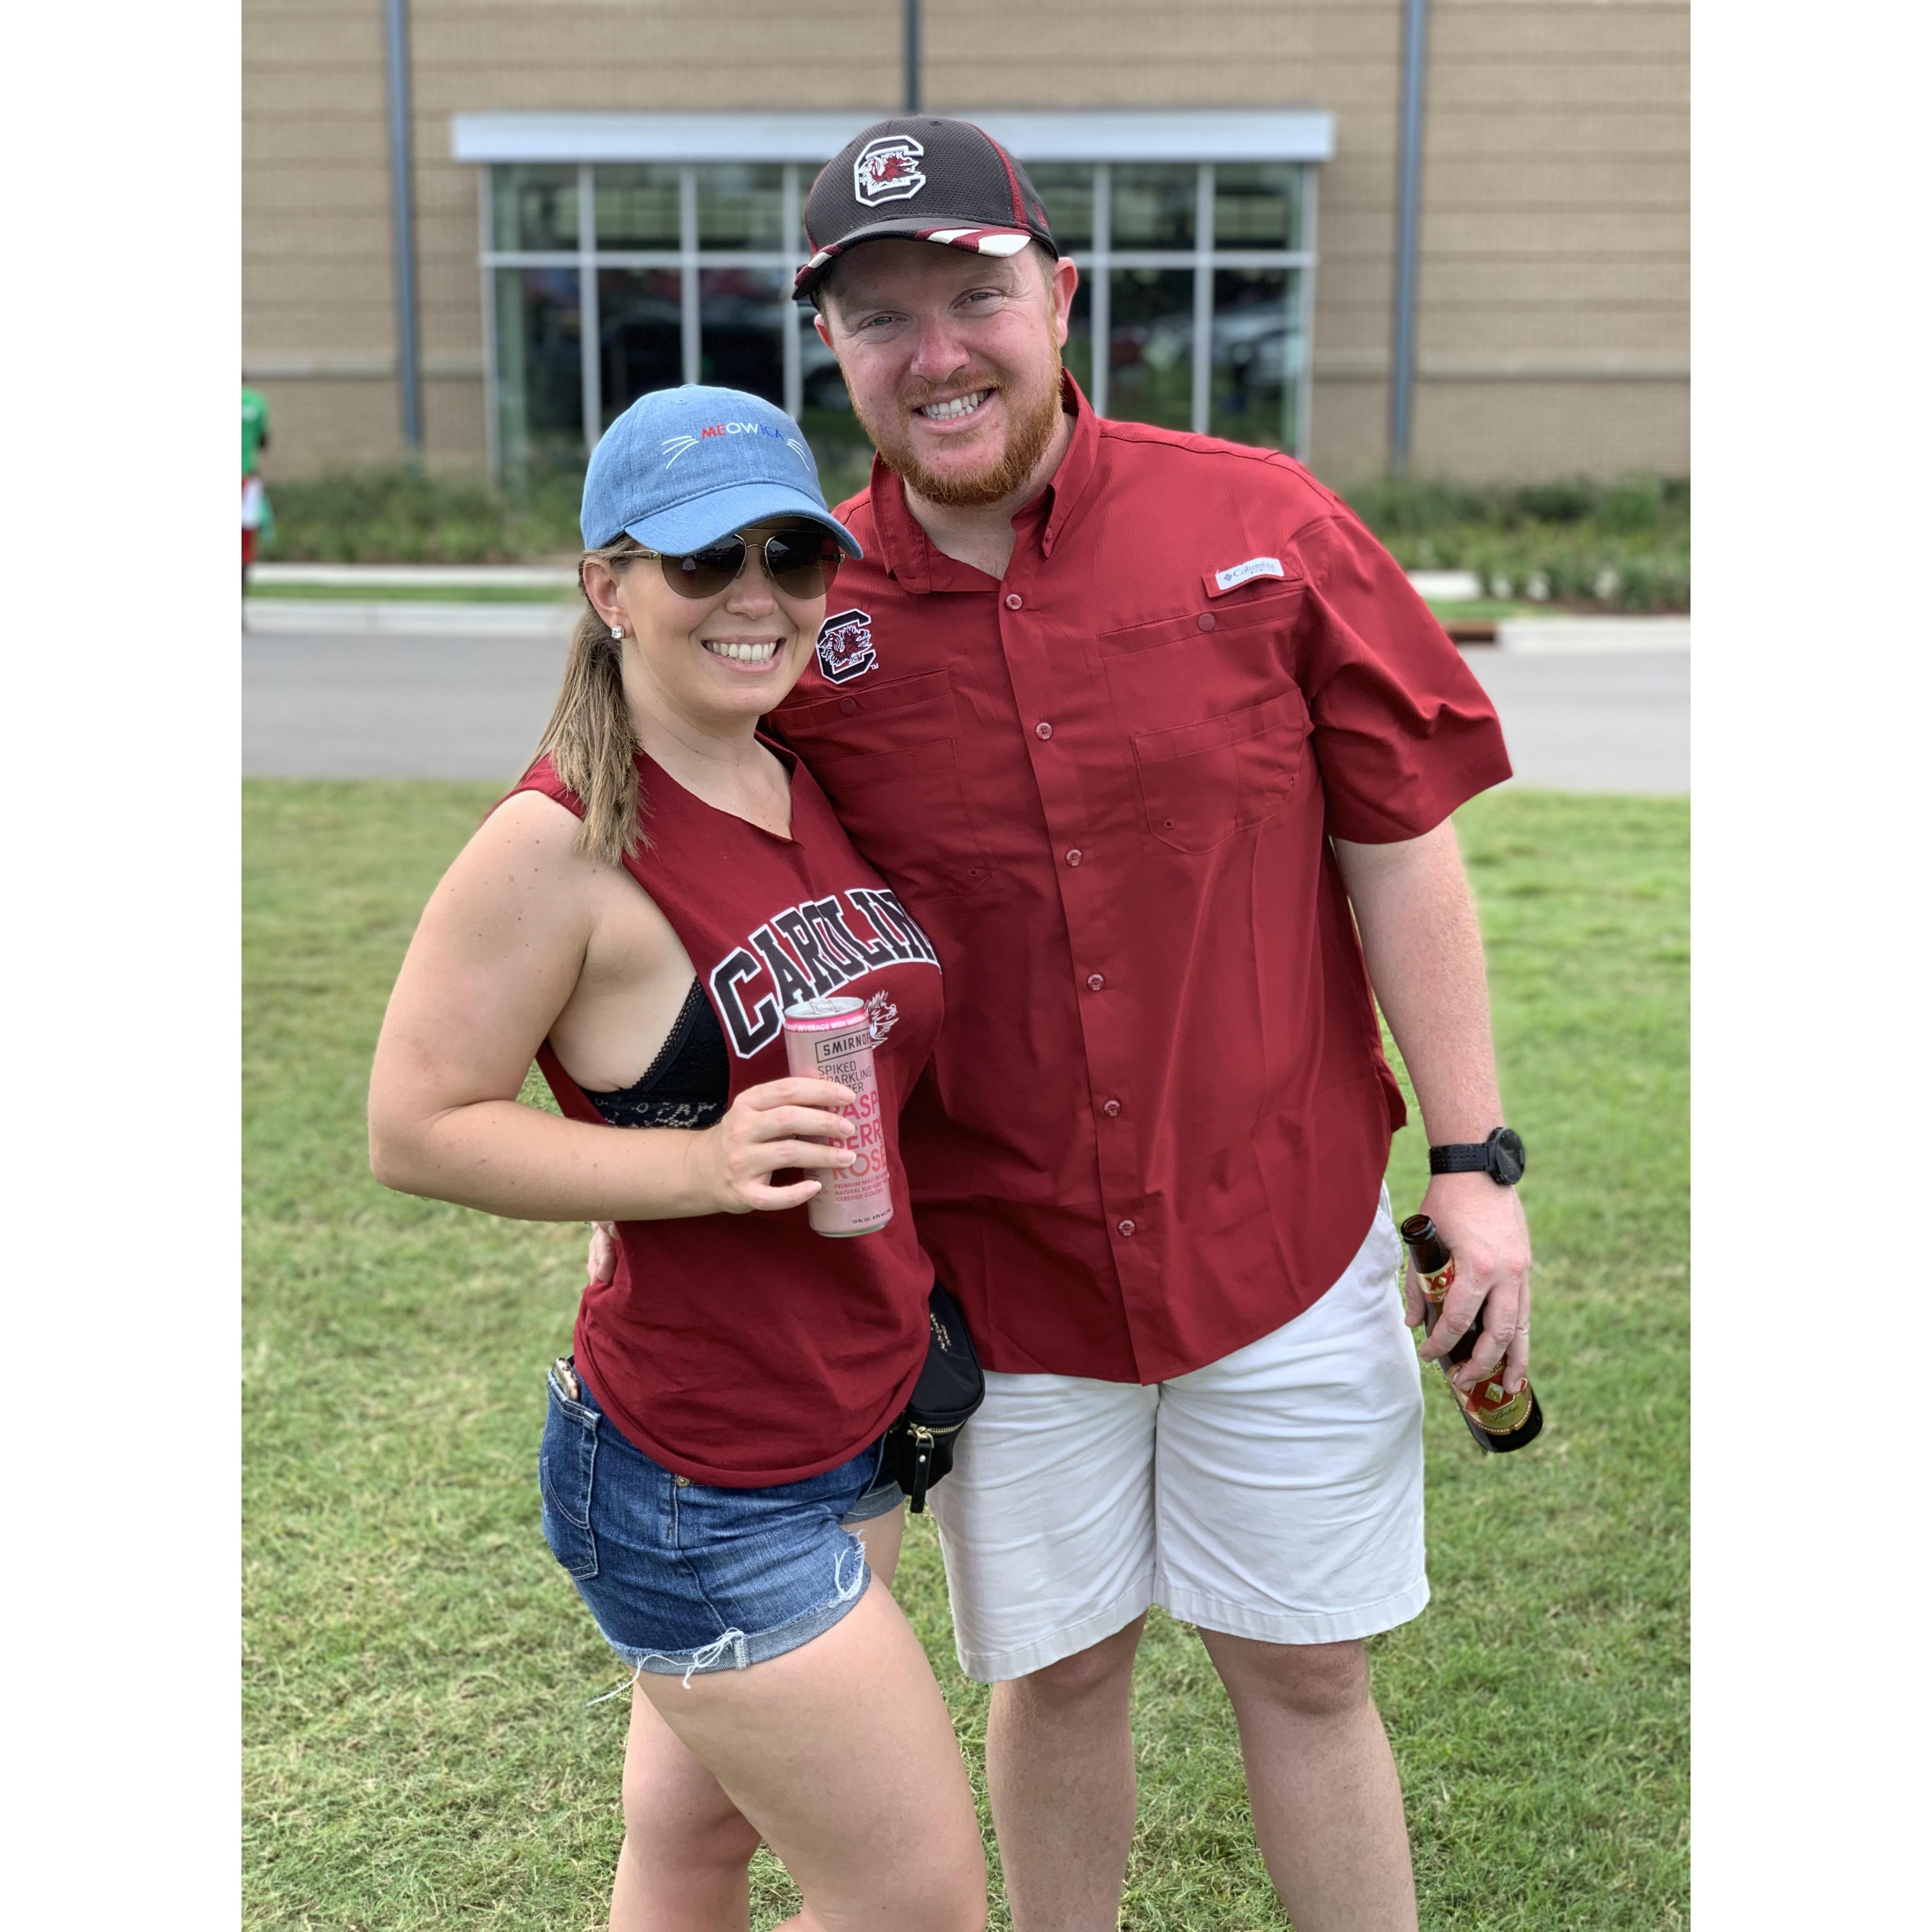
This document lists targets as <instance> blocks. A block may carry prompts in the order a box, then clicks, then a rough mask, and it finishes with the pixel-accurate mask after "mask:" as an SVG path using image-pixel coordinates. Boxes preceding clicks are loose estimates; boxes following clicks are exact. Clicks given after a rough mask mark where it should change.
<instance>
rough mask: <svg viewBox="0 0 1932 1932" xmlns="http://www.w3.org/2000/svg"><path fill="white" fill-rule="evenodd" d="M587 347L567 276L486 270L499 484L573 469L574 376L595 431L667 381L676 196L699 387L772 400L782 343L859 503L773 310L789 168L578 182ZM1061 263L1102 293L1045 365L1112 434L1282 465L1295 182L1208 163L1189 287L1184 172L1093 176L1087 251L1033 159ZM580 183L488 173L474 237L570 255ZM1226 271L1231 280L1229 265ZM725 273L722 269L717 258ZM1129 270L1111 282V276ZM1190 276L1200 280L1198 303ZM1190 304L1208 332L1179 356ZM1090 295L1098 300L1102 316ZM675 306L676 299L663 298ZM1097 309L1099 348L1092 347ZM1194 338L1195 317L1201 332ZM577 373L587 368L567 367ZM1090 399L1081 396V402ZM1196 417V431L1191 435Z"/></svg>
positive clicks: (1298, 220)
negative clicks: (591, 191) (1062, 373)
mask: <svg viewBox="0 0 1932 1932" xmlns="http://www.w3.org/2000/svg"><path fill="white" fill-rule="evenodd" d="M593 172H594V187H595V208H596V232H595V238H594V239H595V248H596V251H598V254H600V255H601V257H603V258H604V259H603V260H602V262H601V263H600V265H599V266H598V272H597V273H598V280H597V284H596V286H597V291H598V304H597V314H598V326H597V334H598V340H597V341H596V342H595V343H594V344H589V343H586V342H584V341H583V340H582V339H581V335H582V332H581V320H580V314H579V310H578V305H577V278H576V273H575V272H574V270H572V269H550V270H524V269H510V268H508V267H507V266H504V267H498V266H496V262H493V261H492V260H491V257H490V254H489V253H488V252H486V254H485V257H484V260H485V264H486V266H488V267H489V268H490V272H491V273H492V275H493V278H494V280H493V284H492V285H491V286H492V289H493V294H492V296H491V300H492V301H493V304H494V305H495V309H496V375H497V380H498V384H499V394H498V395H497V397H496V402H495V404H494V407H495V408H496V413H497V414H496V421H497V424H498V427H499V430H500V431H501V435H500V437H499V451H500V454H501V456H502V460H503V463H504V466H505V469H506V470H508V471H510V472H512V473H521V472H527V470H528V469H529V466H531V465H532V464H533V463H543V464H547V463H567V462H574V463H581V461H582V438H583V422H582V410H583V403H582V393H583V386H584V377H585V376H586V374H590V375H592V377H594V378H595V381H594V383H593V386H594V387H595V388H596V389H597V390H598V392H599V394H600V395H601V399H602V415H603V422H602V423H601V424H598V425H592V426H591V428H592V431H593V432H596V433H601V430H602V429H603V428H605V427H607V426H608V425H609V424H610V422H611V421H612V420H613V419H615V418H616V416H617V415H618V414H619V413H620V412H621V411H622V410H624V409H625V408H626V407H628V405H629V404H631V403H632V402H634V401H635V400H636V399H637V398H638V397H639V396H640V395H643V394H645V393H646V392H648V391H649V390H652V389H662V388H665V387H667V386H672V385H674V384H676V383H680V382H682V380H684V374H685V340H686V338H685V327H684V323H685V317H684V314H683V311H682V299H691V298H692V296H693V295H694V294H695V305H696V308H697V316H696V323H697V344H696V350H697V368H696V371H695V373H696V375H697V380H700V381H702V382H706V383H718V384H720V385H723V386H728V387H730V388H733V389H747V390H749V391H751V392H752V393H753V394H754V395H760V396H763V397H765V398H768V399H769V401H772V402H774V403H775V404H778V406H779V407H781V408H782V407H784V406H785V404H786V403H787V388H786V381H785V364H786V354H785V351H786V348H787V344H788V342H790V341H791V340H792V338H787V335H786V333H785V332H786V330H787V329H793V328H795V329H797V330H798V331H799V335H797V337H796V352H797V353H796V361H795V362H794V364H793V377H794V379H795V380H796V384H797V387H796V389H795V390H794V391H793V395H792V398H790V400H793V401H796V404H797V407H798V413H799V422H800V423H801V425H803V427H804V428H805V434H806V436H807V438H808V440H809V441H810V443H811V446H812V448H813V449H814V451H815V452H816V453H817V456H818V458H819V461H820V466H821V469H823V472H824V474H825V487H826V490H827V492H828V493H829V494H831V495H832V496H834V497H838V496H844V495H848V494H850V493H851V492H852V491H853V490H856V489H858V488H859V487H862V485H863V484H864V481H865V476H866V474H867V472H868V468H869V465H870V463H871V450H870V446H869V445H868V443H866V441H865V434H864V431H863V428H862V426H861V425H860V424H859V421H858V419H857V417H856V414H855V413H854V412H853V409H852V406H851V401H850V397H849V395H847V392H846V388H845V384H844V380H843V379H842V378H841V376H840V374H839V372H838V364H837V362H835V360H834V359H833V357H832V353H831V352H830V351H829V350H827V349H826V347H825V346H824V345H823V344H822V343H821V342H820V341H819V339H818V336H817V332H816V330H815V329H814V328H813V326H812V317H811V315H810V314H808V312H805V311H800V310H799V309H798V308H796V306H795V305H793V303H792V302H790V299H789V288H790V277H791V274H792V272H793V268H794V267H795V266H796V264H795V263H794V261H793V258H792V254H791V251H792V248H793V247H794V246H795V245H796V242H797V240H798V239H799V238H796V237H791V236H787V235H786V234H785V233H784V205H785V201H786V198H787V181H788V180H789V181H790V183H791V186H792V190H793V191H795V192H796V193H800V194H802V193H804V192H805V191H806V190H808V188H809V187H810V185H811V178H812V175H813V172H814V171H813V170H812V169H811V168H810V167H809V166H805V165H803V164H802V163H801V164H796V165H789V166H772V165H766V164H764V163H750V162H739V161H724V160H718V161H705V162H701V163H694V164H692V165H691V166H685V165H683V164H673V163H649V164H638V165H632V164H628V163H626V164H622V165H617V164H613V165H610V166H604V165H601V164H600V165H599V166H597V167H596V168H595V169H594V171H593ZM1028 172H1029V173H1030V174H1031V177H1032V179H1033V182H1034V186H1035V187H1036V188H1037V189H1038V190H1039V191H1040V196H1041V198H1042V199H1043V201H1044V202H1045V203H1046V208H1047V211H1048V215H1049V219H1050V220H1051V221H1052V224H1053V228H1054V233H1055V236H1056V238H1057V239H1058V241H1059V242H1060V244H1061V247H1062V248H1064V249H1066V250H1067V251H1069V252H1070V253H1074V254H1079V255H1080V256H1082V257H1084V258H1085V259H1086V260H1087V261H1088V263H1090V265H1091V261H1092V259H1093V257H1094V254H1096V253H1098V252H1100V251H1103V250H1105V251H1111V252H1112V254H1113V256H1114V257H1115V262H1114V266H1112V268H1111V269H1110V270H1109V273H1108V275H1107V278H1106V281H1105V283H1104V284H1101V283H1100V282H1098V281H1093V280H1091V279H1089V278H1087V277H1085V276H1083V278H1082V281H1081V283H1080V286H1079V288H1078V289H1077V290H1076V292H1075V295H1074V299H1073V312H1072V314H1071V316H1070V320H1069V325H1068V332H1067V343H1066V345H1065V347H1064V349H1063V350H1062V351H1061V356H1062V360H1063V361H1064V363H1065V365H1066V367H1067V370H1068V371H1069V373H1070V374H1072V376H1073V378H1074V380H1076V382H1078V383H1079V384H1080V386H1081V387H1082V389H1085V391H1086V392H1087V393H1088V395H1090V396H1094V397H1095V400H1096V401H1097V403H1099V404H1100V406H1101V407H1103V408H1104V409H1105V410H1106V412H1107V413H1108V414H1109V415H1110V416H1117V417H1120V418H1123V419H1127V420H1128V421H1130V422H1131V421H1139V422H1150V423H1157V424H1159V425H1162V426H1163V427H1164V428H1174V429H1182V430H1186V429H1201V430H1205V431H1208V432H1209V433H1211V434H1216V435H1220V436H1224V437H1229V439H1231V440H1235V441H1237V442H1241V443H1253V444H1258V445H1261V446H1266V447H1270V448H1277V449H1295V447H1296V446H1297V442H1298V437H1299V435H1300V434H1301V428H1302V425H1303V423H1304V420H1305V418H1306V415H1307V384H1308V371H1307V366H1306V365H1307V346H1306V344H1305V343H1304V340H1303V338H1302V335H1301V317H1302V313H1303V308H1304V297H1305V296H1306V294H1307V284H1305V283H1304V280H1303V278H1304V276H1306V275H1308V274H1310V272H1311V271H1310V270H1309V269H1306V268H1302V267H1298V266H1292V265H1291V264H1290V263H1289V262H1288V261H1286V260H1284V259H1283V257H1286V256H1288V255H1289V254H1292V253H1298V252H1299V251H1301V249H1302V248H1303V247H1304V246H1305V245H1306V242H1307V216H1306V213H1305V211H1306V209H1307V207H1308V206H1309V205H1311V204H1312V197H1313V188H1312V187H1311V186H1310V181H1311V179H1312V177H1311V176H1310V172H1309V170H1308V169H1307V167H1306V166H1304V165H1303V164H1301V163H1295V162H1286V161H1265V160H1251V161H1227V162H1220V163H1216V164H1214V172H1213V193H1214V235H1213V237H1212V245H1213V257H1212V259H1211V260H1209V261H1207V262H1203V263H1201V264H1200V266H1199V267H1198V268H1197V266H1196V253H1195V251H1196V244H1197V242H1199V239H1200V237H1199V233H1198V225H1197V223H1196V211H1197V210H1198V208H1199V205H1200V204H1199V194H1200V190H1201V187H1202V173H1201V166H1200V165H1199V164H1197V163H1193V162H1181V163H1176V162H1165V161H1163V162H1153V161H1131V160H1129V161H1115V162H1112V163H1109V168H1108V175H1109V181H1110V192H1109V195H1108V196H1107V197H1106V199H1107V205H1108V207H1109V210H1110V211H1111V212H1110V214H1109V220H1108V226H1107V232H1106V233H1100V232H1097V229H1096V226H1095V222H1094V188H1095V183H1096V180H1097V172H1098V165H1097V163H1088V162H1070V161H1052V162H1045V161H1043V162H1042V163H1040V164H1039V165H1038V166H1036V167H1034V168H1032V169H1029V171H1028ZM687 178H688V179H689V180H690V181H691V184H692V187H693V188H694V190H695V193H694V202H695V214H696V220H697V230H696V233H695V236H694V238H691V239H694V241H695V242H696V245H697V250H698V254H699V261H698V264H697V288H696V290H695V292H694V291H693V290H691V288H690V287H688V285H687V284H685V282H684V281H683V280H682V276H683V275H684V274H685V273H688V272H690V271H689V267H688V265H686V266H684V267H682V268H681V267H680V266H678V264H677V262H676V258H677V257H679V256H680V255H681V254H682V252H683V249H682V242H683V240H684V239H685V237H684V236H683V235H682V206H683V187H684V183H685V180H686V179H687ZM578 181H579V170H578V169H577V168H576V167H574V166H566V165H563V164H560V163H559V164H547V165H544V166H535V165H529V164H517V165H514V166H510V165H505V166H497V167H496V168H495V169H493V171H492V175H491V181H490V200H489V210H488V215H487V223H486V226H487V230H488V240H489V242H490V248H491V249H492V250H494V251H500V252H499V254H497V256H496V261H500V260H501V257H502V254H507V253H509V252H511V251H534V250H539V249H541V250H544V251H550V250H554V251H558V252H559V253H560V254H561V253H565V252H568V254H570V255H571V256H574V255H576V254H577V251H578V248H579V241H580V238H579V235H578V230H577V209H578V205H579V197H578V185H577V184H578ZM613 254H631V255H632V256H633V257H635V256H637V255H643V256H645V257H647V258H649V257H658V258H659V259H660V260H663V261H664V266H662V267H661V268H649V269H646V268H619V267H618V266H616V264H615V263H613V262H611V261H610V259H609V258H610V256H612V255H613ZM733 257H736V262H737V264H739V265H733V266H727V262H729V261H730V258H733ZM1230 257H1246V258H1247V262H1248V263H1249V264H1250V266H1243V267H1236V266H1235V264H1234V262H1233V261H1232V260H1230V259H1229V258H1230ZM1136 261H1138V262H1139V263H1142V264H1143V266H1136V267H1131V268H1130V267H1129V266H1127V263H1133V262H1136ZM1197 276H1205V278H1208V286H1207V287H1205V288H1203V287H1201V286H1200V284H1199V282H1198V281H1197ZM1197 294H1198V295H1199V296H1202V297H1203V298H1204V299H1205V297H1207V296H1210V295H1211V297H1212V301H1211V311H1212V314H1213V317H1214V321H1213V326H1212V329H1211V330H1209V331H1208V338H1207V340H1205V341H1202V340H1200V339H1199V335H1200V333H1201V332H1200V330H1199V329H1197V328H1196V315H1197V314H1200V315H1202V317H1204V318H1205V316H1206V315H1207V314H1208V305H1205V302H1204V305H1202V306H1201V307H1199V308H1197V303H1196V297H1197ZM1103 298H1104V299H1103ZM1097 309H1098V310H1099V311H1100V312H1101V314H1103V315H1104V317H1105V329H1104V333H1105V335H1106V342H1105V344H1104V345H1103V344H1097V342H1096V341H1095V340H1094V333H1095V323H1096V320H1097V317H1096V310H1097ZM1205 326H1206V325H1205V320H1204V323H1203V324H1202V327H1203V328H1205ZM586 354H588V355H594V356H595V357H596V358H597V362H596V364H595V367H594V368H593V369H591V370H589V371H586V368H585V366H584V365H583V362H582V358H583V356H585V355H586ZM1097 390H1098V391H1099V392H1100V394H1099V395H1095V392H1096V391H1097ZM1196 407H1199V408H1200V409H1201V410H1202V416H1201V418H1200V419H1199V421H1198V422H1197V421H1196V419H1195V410H1196Z"/></svg>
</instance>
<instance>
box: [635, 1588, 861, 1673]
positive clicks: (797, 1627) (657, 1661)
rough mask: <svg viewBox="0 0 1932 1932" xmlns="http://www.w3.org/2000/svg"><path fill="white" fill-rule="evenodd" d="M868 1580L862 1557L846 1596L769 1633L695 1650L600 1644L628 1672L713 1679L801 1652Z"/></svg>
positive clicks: (732, 1636)
mask: <svg viewBox="0 0 1932 1932" xmlns="http://www.w3.org/2000/svg"><path fill="white" fill-rule="evenodd" d="M871 1577H872V1573H871V1569H870V1568H869V1567H868V1565H866V1563H865V1559H863V1558H862V1557H861V1558H860V1559H859V1575H858V1580H857V1586H856V1588H855V1589H853V1591H852V1593H851V1595H850V1596H845V1595H839V1596H837V1597H835V1598H832V1601H831V1602H829V1604H819V1605H818V1606H817V1608H816V1609H814V1610H807V1611H805V1613H804V1614H803V1615H802V1616H796V1617H793V1618H792V1619H790V1622H787V1623H782V1624H777V1625H774V1626H773V1627H772V1628H771V1629H769V1630H767V1631H752V1632H750V1633H747V1632H745V1631H739V1630H730V1631H724V1633H723V1634H721V1636H719V1637H716V1638H715V1639H714V1640H712V1642H711V1643H707V1644H703V1645H700V1646H699V1647H698V1648H697V1649H695V1650H685V1651H656V1650H633V1649H630V1648H628V1646H625V1645H623V1644H620V1643H612V1642H611V1640H610V1638H609V1637H605V1638H604V1642H605V1643H608V1644H610V1648H611V1649H612V1650H613V1652H615V1653H616V1656H617V1658H618V1659H619V1661H621V1662H622V1664H623V1665H624V1667H625V1669H626V1670H631V1671H634V1672H641V1673H643V1674H644V1675H645V1676H650V1677H682V1679H684V1680H685V1682H686V1683H687V1684H688V1682H690V1681H691V1679H692V1678H694V1677H710V1676H715V1675H716V1674H717V1673H718V1672H719V1671H721V1670H749V1669H750V1668H751V1666H752V1665H753V1664H769V1662H770V1661H771V1660H772V1658H775V1657H782V1656H784V1654H785V1653H786V1652H787V1651H791V1650H798V1649H802V1648H803V1646H805V1645H806V1644H808V1643H810V1642H811V1640H812V1639H813V1638H814V1637H823V1635H824V1634H825V1633H826V1631H829V1629H830V1628H832V1625H834V1624H835V1623H837V1622H838V1621H839V1620H840V1619H841V1618H842V1617H844V1616H845V1615H846V1613H847V1612H848V1611H849V1610H851V1609H852V1607H853V1605H854V1604H856V1603H857V1602H858V1601H859V1598H861V1597H862V1596H863V1595H865V1586H867V1585H868V1583H870V1582H871Z"/></svg>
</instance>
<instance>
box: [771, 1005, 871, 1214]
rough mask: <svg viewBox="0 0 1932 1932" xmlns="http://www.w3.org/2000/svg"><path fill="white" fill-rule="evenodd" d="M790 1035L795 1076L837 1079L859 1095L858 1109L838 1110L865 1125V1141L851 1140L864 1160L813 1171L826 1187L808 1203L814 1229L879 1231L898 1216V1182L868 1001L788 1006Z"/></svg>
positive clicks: (861, 1129)
mask: <svg viewBox="0 0 1932 1932" xmlns="http://www.w3.org/2000/svg"><path fill="white" fill-rule="evenodd" d="M784 1036H785V1057H786V1058H787V1060H788V1061H790V1065H791V1070H792V1072H793V1073H795V1074H798V1075H799V1076H802V1077H803V1078H804V1079H808V1080H835V1081H836V1082H838V1085H840V1086H841V1087H849V1088H850V1089H851V1090H852V1091H853V1094H855V1095H856V1097H857V1098H856V1100H855V1101H854V1103H853V1105H852V1106H849V1107H838V1108H835V1109H833V1110H832V1111H833V1112H835V1113H839V1114H842V1115H844V1117H845V1118H846V1119H847V1120H848V1121H850V1122H851V1123H852V1124H853V1126H854V1127H856V1128H857V1129H858V1130H859V1138H858V1139H856V1141H852V1142H846V1143H845V1145H847V1146H850V1147H851V1148H853V1149H854V1150H855V1151H856V1153H857V1154H858V1159H857V1160H855V1161H854V1162H853V1163H852V1165H851V1166H850V1167H848V1168H844V1169H814V1170H813V1174H814V1178H816V1179H817V1181H818V1182H819V1184H820V1186H819V1190H818V1192H817V1193H816V1194H814V1196H812V1197H811V1199H810V1200H809V1201H808V1202H806V1203H805V1217H806V1219H807V1220H808V1221H809V1222H810V1223H811V1229H812V1232H813V1233H814V1234H818V1235H831V1236H832V1237H833V1238H835V1239H843V1238H845V1237H846V1236H847V1235H869V1234H871V1233H873V1232H874V1231H875V1230H876V1229H880V1228H883V1226H885V1225H886V1223H887V1222H888V1221H889V1220H891V1219H892V1176H891V1175H890V1174H889V1172H887V1171H886V1124H885V1119H884V1117H883V1114H882V1112H881V1111H880V1104H879V1076H878V1070H877V1068H876V1067H874V1065H873V1064H872V1031H871V1024H870V1022H868V1020H867V1019H866V1017H865V1001H863V1000H854V999H851V998H844V999H829V1000H805V1001H802V1002H800V1004H798V1005H797V1006H795V1007H787V1008H786V1009H785V1016H784Z"/></svg>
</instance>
